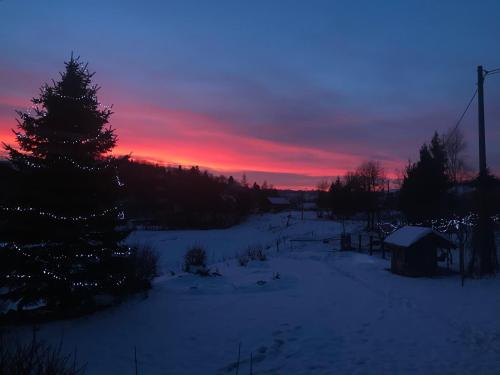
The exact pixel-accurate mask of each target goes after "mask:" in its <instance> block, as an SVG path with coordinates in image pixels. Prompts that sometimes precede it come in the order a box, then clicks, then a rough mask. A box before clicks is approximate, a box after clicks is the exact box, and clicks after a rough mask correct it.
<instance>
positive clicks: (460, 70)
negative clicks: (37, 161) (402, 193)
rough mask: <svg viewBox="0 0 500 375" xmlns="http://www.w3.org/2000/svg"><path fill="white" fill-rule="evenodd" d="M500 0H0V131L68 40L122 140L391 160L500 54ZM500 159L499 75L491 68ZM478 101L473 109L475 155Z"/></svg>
mask: <svg viewBox="0 0 500 375" xmlns="http://www.w3.org/2000/svg"><path fill="white" fill-rule="evenodd" d="M499 37H500V2H499V1H481V2H480V3H479V2H472V1H412V2H410V1H384V2H382V1H196V2H195V1H85V2H73V1H62V0H58V1H44V0H38V1H25V0H16V1H15V0H3V1H0V48H1V55H0V137H3V139H5V138H6V137H10V136H9V135H8V129H10V128H11V127H13V126H15V121H14V112H13V109H14V108H24V107H25V106H26V105H28V99H29V98H30V97H32V96H33V95H35V94H36V93H37V90H38V87H39V86H40V85H41V84H42V83H43V82H44V81H47V80H49V79H51V78H57V72H58V71H60V70H62V68H63V64H62V62H63V61H64V60H65V59H67V58H68V57H69V55H70V52H71V51H75V53H76V54H78V55H81V56H82V58H83V59H84V60H86V61H89V63H90V68H91V70H94V71H96V72H97V74H96V76H95V80H96V82H97V83H99V84H100V85H101V86H102V87H103V88H102V91H101V94H102V97H103V101H104V102H107V103H114V105H115V107H114V109H115V112H116V114H115V115H114V117H113V119H112V124H113V125H114V126H115V127H116V128H117V132H118V135H119V137H120V140H121V141H120V146H119V149H118V151H119V152H130V151H132V152H133V153H134V155H135V156H137V157H142V158H146V159H151V160H161V161H164V162H172V163H188V164H189V163H193V164H199V165H201V166H206V167H210V168H213V169H218V170H221V171H224V172H226V173H235V174H238V173H241V172H242V171H246V172H247V173H248V174H249V175H250V176H251V177H254V178H256V179H257V180H258V181H259V182H260V181H262V179H264V178H266V179H267V180H269V181H271V182H273V183H275V184H276V185H282V186H285V185H286V186H308V185H309V186H310V185H314V184H315V182H316V181H317V180H319V179H320V178H321V176H334V175H336V174H341V173H343V172H344V171H345V170H348V169H352V168H354V167H355V166H356V165H357V164H358V163H359V162H360V161H362V160H365V159H378V160H380V161H381V162H382V164H383V165H384V166H385V167H386V169H387V172H388V173H393V172H394V170H395V169H396V168H401V167H402V166H403V165H404V164H405V163H406V161H407V160H408V158H412V159H414V158H415V157H416V155H417V152H418V148H419V147H420V145H421V144H422V143H423V142H424V141H426V140H428V139H430V137H431V136H432V133H433V131H434V130H438V131H440V132H444V131H445V130H446V129H447V128H449V127H450V126H453V125H454V123H455V122H456V120H457V119H458V117H459V115H460V112H461V111H462V110H463V109H464V107H465V105H466V103H467V101H468V99H469V98H470V96H471V95H472V93H473V91H474V89H475V80H476V76H475V69H476V65H478V64H483V65H484V66H485V68H487V69H488V68H497V67H500V48H499V44H498V41H499ZM486 106H487V108H486V121H487V123H486V125H487V136H488V142H487V145H488V150H487V152H488V161H489V164H490V166H491V167H492V168H493V169H494V170H497V171H498V170H499V169H500V148H499V147H498V146H497V145H498V143H499V141H500V124H499V120H500V75H496V76H491V77H488V79H487V83H486ZM476 117H477V112H476V107H475V106H473V107H472V108H471V111H470V113H469V114H468V115H467V116H466V117H465V119H464V122H463V124H462V127H463V130H464V132H465V134H466V137H467V141H468V146H469V147H468V150H467V151H468V154H469V163H470V165H471V166H473V167H474V168H475V167H476V165H477V157H476V154H477V136H476V133H477V132H476Z"/></svg>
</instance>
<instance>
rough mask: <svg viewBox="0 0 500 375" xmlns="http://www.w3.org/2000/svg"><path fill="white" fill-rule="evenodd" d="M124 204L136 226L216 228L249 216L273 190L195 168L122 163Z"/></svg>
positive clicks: (263, 202) (259, 209) (264, 201)
mask: <svg viewBox="0 0 500 375" xmlns="http://www.w3.org/2000/svg"><path fill="white" fill-rule="evenodd" d="M119 173H120V178H121V179H122V181H123V183H124V185H125V199H124V205H125V208H126V212H127V215H128V217H129V218H131V219H133V220H134V221H135V222H136V223H137V224H145V225H154V226H161V227H164V228H204V229H206V228H220V227H228V226H231V225H234V224H236V223H238V222H239V221H240V220H241V219H242V218H243V217H245V216H246V215H248V214H249V213H250V212H256V211H262V210H265V209H266V202H267V197H268V196H269V195H273V194H276V190H274V189H273V188H272V187H268V185H267V183H266V182H264V183H263V186H262V188H261V187H260V186H259V185H258V184H257V183H254V184H253V185H251V186H250V185H249V184H248V182H247V179H246V176H245V175H243V178H242V180H241V181H237V180H235V179H234V178H233V177H231V176H230V177H225V176H214V175H212V174H210V173H208V172H207V171H201V170H200V169H199V168H198V167H191V168H182V167H178V168H165V167H163V166H159V165H152V164H147V163H141V162H132V161H128V160H127V161H124V162H123V163H121V165H120V167H119Z"/></svg>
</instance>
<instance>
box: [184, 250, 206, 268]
mask: <svg viewBox="0 0 500 375" xmlns="http://www.w3.org/2000/svg"><path fill="white" fill-rule="evenodd" d="M206 263H207V253H206V251H205V250H204V249H203V248H202V247H201V246H193V247H191V248H190V249H189V250H188V251H187V252H186V255H184V271H186V272H193V271H196V272H199V271H200V270H203V269H205V268H206Z"/></svg>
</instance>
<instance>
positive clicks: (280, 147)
mask: <svg viewBox="0 0 500 375" xmlns="http://www.w3.org/2000/svg"><path fill="white" fill-rule="evenodd" d="M0 105H3V106H4V107H7V108H12V116H6V115H5V114H3V115H2V114H0V142H6V143H10V144H14V142H15V137H14V135H13V134H12V132H11V130H10V129H12V128H15V127H16V121H15V117H16V115H15V113H14V109H25V108H26V107H29V101H27V100H24V101H23V100H20V99H18V98H7V97H0ZM113 110H114V112H115V113H114V115H113V116H112V117H111V125H112V126H113V128H115V129H116V132H117V134H118V137H119V139H118V144H117V147H116V148H115V149H114V150H113V154H115V155H125V154H131V156H132V158H133V159H136V160H144V161H150V162H155V163H158V164H163V165H183V166H193V165H197V166H199V167H200V168H202V169H205V168H207V169H210V170H212V171H214V173H221V174H237V173H243V172H257V173H259V172H262V173H271V174H273V173H274V174H290V175H298V176H305V177H318V179H319V178H321V177H324V176H330V177H331V178H333V177H334V176H342V175H344V174H345V173H346V172H347V171H349V170H353V169H355V168H356V167H357V166H358V165H359V164H360V163H361V162H362V161H363V160H364V158H363V156H358V155H350V154H345V153H339V152H331V151H325V150H322V149H319V148H313V147H307V146H301V145H295V144H287V143H283V142H277V141H273V140H266V139H263V138H258V137H255V136H249V135H241V134H236V133H233V132H232V126H231V124H229V123H224V122H222V121H218V120H215V119H214V118H211V117H210V116H207V115H203V114H199V113H194V112H189V111H179V110H171V109H165V108H160V107H154V106H151V105H140V104H137V103H134V104H130V103H118V104H116V105H115V106H114V107H113ZM2 151H3V150H2ZM0 155H2V153H0ZM3 155H5V153H3ZM382 163H383V165H384V167H385V168H386V171H387V174H388V177H390V178H395V177H396V176H395V173H391V172H390V171H391V170H394V169H396V168H398V167H400V166H401V164H402V163H401V162H399V161H394V160H389V161H383V162H382ZM235 177H236V176H235ZM289 180H290V182H289V183H287V184H280V185H278V184H275V185H276V186H279V187H287V188H294V189H297V188H298V187H299V186H300V187H301V188H305V187H306V186H304V185H300V183H299V182H298V181H297V184H294V182H293V178H292V177H290V178H289ZM268 181H269V183H273V181H272V177H269V179H268ZM314 185H315V184H311V186H309V188H314Z"/></svg>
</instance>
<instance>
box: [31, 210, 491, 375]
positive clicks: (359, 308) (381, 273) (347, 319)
mask: <svg viewBox="0 0 500 375" xmlns="http://www.w3.org/2000/svg"><path fill="white" fill-rule="evenodd" d="M286 215H287V214H275V215H265V216H262V217H253V218H251V219H250V220H249V221H248V222H246V223H244V224H242V225H240V226H237V227H234V228H231V229H227V230H214V231H175V232H174V231H172V232H137V233H134V234H133V235H132V238H131V239H130V241H133V242H137V241H142V242H150V243H152V244H153V245H154V246H155V247H156V248H157V249H158V251H160V253H161V256H162V261H161V265H162V268H163V270H164V271H165V275H164V276H162V277H160V278H158V279H157V280H156V281H155V284H154V287H153V290H152V291H151V292H150V293H149V297H148V298H145V299H142V298H136V299H134V300H132V301H130V302H128V303H125V304H123V305H121V306H118V307H116V308H113V309H110V310H107V311H103V312H100V313H97V314H94V315H92V316H88V317H84V318H81V319H77V320H73V321H65V322H56V323H50V324H46V325H43V326H42V327H41V329H40V331H39V334H40V335H41V336H43V337H45V338H48V339H50V340H53V341H54V342H58V341H59V340H60V339H61V337H62V339H63V342H64V346H65V349H66V350H67V351H70V352H73V350H74V348H75V347H77V353H78V357H79V358H80V360H81V361H84V362H87V363H88V373H89V374H133V373H134V346H135V347H137V356H138V362H139V363H138V365H139V374H141V375H142V374H172V375H182V374H193V375H204V374H207V375H209V374H235V373H236V370H235V361H236V360H237V355H238V345H239V343H241V363H240V369H239V374H248V373H249V358H250V353H252V356H253V373H254V374H498V373H499V372H500V370H499V369H500V279H499V278H491V279H483V280H467V281H466V283H465V286H464V287H463V288H462V287H461V286H460V281H459V278H458V277H456V276H452V277H440V278H406V277H402V276H396V275H393V274H391V273H389V272H388V271H387V270H386V269H387V268H388V266H389V262H388V261H387V260H383V259H380V257H379V256H378V255H377V256H369V255H367V254H359V253H353V252H338V251H331V250H332V248H333V247H334V246H333V245H332V244H329V245H327V244H323V243H322V242H302V243H296V244H295V245H294V247H293V249H291V248H290V246H289V242H287V241H285V242H283V243H281V244H280V252H279V253H276V239H277V238H284V237H286V238H288V239H290V238H293V237H301V238H305V237H308V236H314V237H316V238H323V237H328V236H331V235H334V234H338V233H339V232H340V231H341V226H340V225H339V224H337V223H332V222H329V221H319V220H317V219H315V218H314V217H312V216H310V217H309V218H308V219H307V220H305V221H300V220H297V219H296V220H292V222H291V224H292V225H291V226H289V227H286V226H285V223H286V221H287V218H286ZM294 215H295V216H296V217H298V216H299V214H294ZM311 232H314V233H311ZM191 244H199V245H202V246H205V248H206V249H207V250H208V253H209V260H211V261H212V262H213V263H214V264H216V265H215V266H213V268H214V269H215V267H217V268H218V270H219V272H220V273H221V274H222V276H221V277H210V278H200V277H197V276H193V275H186V274H182V273H178V269H179V267H180V264H181V258H182V255H183V253H184V252H185V250H186V247H187V246H189V245H191ZM250 244H262V245H263V246H264V247H266V246H271V247H270V248H269V249H268V251H269V252H271V253H272V254H271V256H270V257H269V259H268V260H267V261H265V262H250V263H249V265H248V266H247V267H240V266H238V265H237V262H236V260H234V259H229V258H230V257H231V256H234V254H235V253H236V252H239V251H242V250H244V249H245V247H246V246H247V245H250ZM224 259H226V260H224ZM167 270H173V271H174V272H176V275H175V276H172V275H170V274H169V273H168V272H167ZM277 273H279V278H276V276H277ZM26 334H28V333H26Z"/></svg>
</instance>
